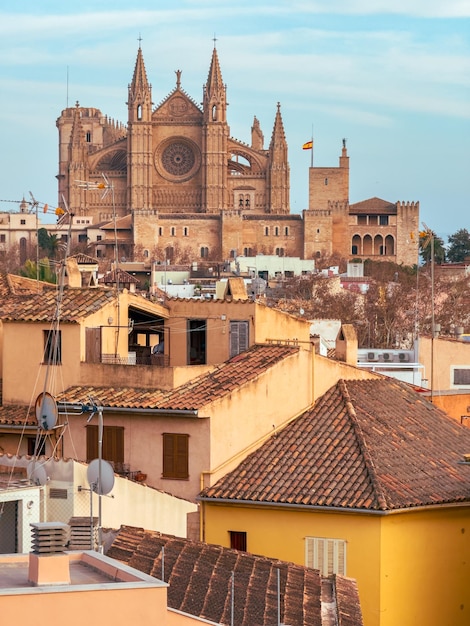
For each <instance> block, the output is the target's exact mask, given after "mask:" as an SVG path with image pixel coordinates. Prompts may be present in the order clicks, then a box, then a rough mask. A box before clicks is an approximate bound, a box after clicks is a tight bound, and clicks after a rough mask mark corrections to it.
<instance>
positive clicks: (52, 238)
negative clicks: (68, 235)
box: [38, 228, 60, 259]
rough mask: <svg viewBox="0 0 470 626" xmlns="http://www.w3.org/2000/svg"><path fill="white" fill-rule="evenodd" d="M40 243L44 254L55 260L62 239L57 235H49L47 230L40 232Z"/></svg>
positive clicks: (40, 230) (41, 229)
mask: <svg viewBox="0 0 470 626" xmlns="http://www.w3.org/2000/svg"><path fill="white" fill-rule="evenodd" d="M38 243H39V247H40V248H41V250H43V252H44V253H45V254H46V256H48V257H49V258H51V259H55V258H56V256H57V251H58V250H59V244H60V239H59V238H58V237H57V235H56V234H52V235H49V233H48V232H47V230H46V229H45V228H40V229H39V230H38Z"/></svg>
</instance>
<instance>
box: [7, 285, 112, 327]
mask: <svg viewBox="0 0 470 626" xmlns="http://www.w3.org/2000/svg"><path fill="white" fill-rule="evenodd" d="M115 297H116V295H115V293H114V291H112V290H105V289H96V288H83V289H72V288H70V289H65V290H64V293H63V297H62V301H61V306H60V320H61V321H64V322H76V321H78V320H80V319H81V318H83V317H86V316H87V315H90V314H91V313H94V312H95V311H98V310H99V309H101V308H102V307H103V306H104V305H105V304H108V303H109V302H112V301H113V300H114V299H115ZM56 310H57V291H56V290H55V289H52V290H46V291H44V292H43V293H41V294H28V295H21V296H16V295H10V296H7V297H5V299H3V300H2V301H1V302H0V319H2V320H3V321H19V322H26V321H27V322H49V321H50V320H51V319H52V318H53V316H54V314H55V313H56Z"/></svg>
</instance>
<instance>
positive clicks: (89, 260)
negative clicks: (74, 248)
mask: <svg viewBox="0 0 470 626" xmlns="http://www.w3.org/2000/svg"><path fill="white" fill-rule="evenodd" d="M69 258H70V259H76V260H77V263H78V264H79V265H98V259H95V258H94V257H92V256H88V254H84V253H83V252H79V253H78V254H74V255H73V256H71V257H69Z"/></svg>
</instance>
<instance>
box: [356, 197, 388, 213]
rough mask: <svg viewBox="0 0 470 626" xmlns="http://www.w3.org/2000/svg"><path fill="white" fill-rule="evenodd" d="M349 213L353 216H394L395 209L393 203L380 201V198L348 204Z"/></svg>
mask: <svg viewBox="0 0 470 626" xmlns="http://www.w3.org/2000/svg"><path fill="white" fill-rule="evenodd" d="M349 213H352V214H353V215H354V214H357V213H374V214H376V215H378V214H384V215H385V214H387V215H396V213H397V207H396V204H394V203H393V202H387V200H382V199H381V198H369V199H368V200H362V201H361V202H356V203H355V204H350V205H349Z"/></svg>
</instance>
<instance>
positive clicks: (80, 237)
mask: <svg viewBox="0 0 470 626" xmlns="http://www.w3.org/2000/svg"><path fill="white" fill-rule="evenodd" d="M87 240H88V237H87V236H86V235H83V234H82V235H78V243H86V242H87Z"/></svg>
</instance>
